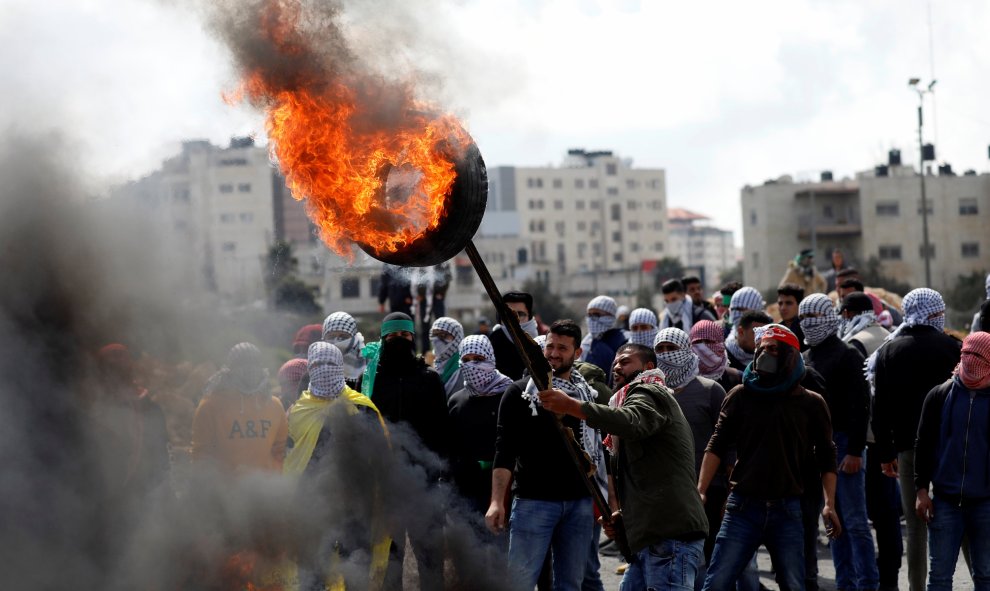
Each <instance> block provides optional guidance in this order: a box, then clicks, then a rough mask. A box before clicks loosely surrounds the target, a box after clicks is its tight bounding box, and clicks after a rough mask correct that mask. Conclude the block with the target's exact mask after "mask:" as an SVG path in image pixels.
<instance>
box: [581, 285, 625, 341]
mask: <svg viewBox="0 0 990 591" xmlns="http://www.w3.org/2000/svg"><path fill="white" fill-rule="evenodd" d="M592 309H596V310H601V311H602V312H605V313H606V315H605V316H599V317H597V318H596V317H592V316H588V318H587V321H588V333H589V334H591V336H592V338H594V337H597V336H598V335H600V334H602V333H603V332H605V331H606V330H608V329H610V328H612V327H613V326H615V318H616V316H615V315H616V313H617V311H618V309H619V306H618V304H616V303H615V300H614V299H612V298H610V297H608V296H606V295H600V296H597V297H595V298H593V299H592V300H591V301H590V302H588V308H587V310H588V311H589V312H590V311H591V310H592Z"/></svg>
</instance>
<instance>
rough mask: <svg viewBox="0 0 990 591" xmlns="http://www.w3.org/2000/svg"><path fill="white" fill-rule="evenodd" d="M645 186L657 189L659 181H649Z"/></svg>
mask: <svg viewBox="0 0 990 591" xmlns="http://www.w3.org/2000/svg"><path fill="white" fill-rule="evenodd" d="M647 186H649V187H650V188H651V189H659V188H660V179H650V180H649V181H647Z"/></svg>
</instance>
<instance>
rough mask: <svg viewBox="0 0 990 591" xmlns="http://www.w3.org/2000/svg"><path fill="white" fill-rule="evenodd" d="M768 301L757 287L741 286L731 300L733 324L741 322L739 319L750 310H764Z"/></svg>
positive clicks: (730, 311) (730, 314) (730, 310)
mask: <svg viewBox="0 0 990 591" xmlns="http://www.w3.org/2000/svg"><path fill="white" fill-rule="evenodd" d="M766 306H767V303H766V302H765V301H764V300H763V296H762V295H760V292H759V291H758V290H757V289H756V288H755V287H749V286H746V287H740V288H739V289H738V290H737V291H736V292H735V293H734V294H732V299H731V300H729V319H730V320H731V321H732V325H733V326H737V325H738V324H739V319H740V318H742V315H743V313H745V312H746V311H748V310H763V309H764V308H766Z"/></svg>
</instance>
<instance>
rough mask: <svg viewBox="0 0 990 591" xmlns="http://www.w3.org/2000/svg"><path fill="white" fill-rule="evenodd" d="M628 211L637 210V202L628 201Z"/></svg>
mask: <svg viewBox="0 0 990 591" xmlns="http://www.w3.org/2000/svg"><path fill="white" fill-rule="evenodd" d="M626 209H636V202H635V201H626Z"/></svg>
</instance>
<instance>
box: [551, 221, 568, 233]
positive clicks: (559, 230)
mask: <svg viewBox="0 0 990 591" xmlns="http://www.w3.org/2000/svg"><path fill="white" fill-rule="evenodd" d="M565 226H566V224H565V223H564V222H555V223H554V224H553V229H554V231H555V232H557V235H558V236H563V235H564V229H565Z"/></svg>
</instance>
